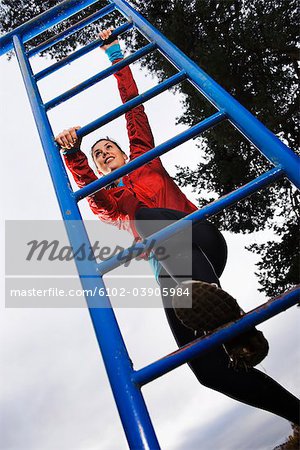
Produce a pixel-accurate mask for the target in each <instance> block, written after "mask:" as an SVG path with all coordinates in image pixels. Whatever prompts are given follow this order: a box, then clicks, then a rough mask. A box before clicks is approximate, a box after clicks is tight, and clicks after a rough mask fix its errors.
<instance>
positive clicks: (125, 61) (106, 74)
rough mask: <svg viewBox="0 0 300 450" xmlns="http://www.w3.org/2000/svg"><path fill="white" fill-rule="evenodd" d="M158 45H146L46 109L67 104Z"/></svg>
mask: <svg viewBox="0 0 300 450" xmlns="http://www.w3.org/2000/svg"><path fill="white" fill-rule="evenodd" d="M155 48H156V45H155V44H153V43H150V44H147V45H145V47H143V48H141V49H140V50H137V51H136V52H135V53H133V54H132V55H130V56H127V58H125V59H123V60H122V61H120V62H118V63H116V64H114V65H112V66H110V67H108V68H107V69H105V70H103V71H102V72H100V73H98V74H97V75H94V76H93V77H90V78H89V79H87V80H85V81H83V82H82V83H80V84H78V85H77V86H75V87H73V88H72V89H70V90H68V91H66V92H64V93H63V94H61V95H59V96H58V97H56V98H54V99H53V100H50V101H49V102H47V103H46V104H45V108H46V110H47V111H49V110H50V109H52V108H54V107H55V106H58V105H59V104H61V103H63V102H65V101H66V100H69V99H70V98H72V97H74V96H75V95H77V94H79V93H80V92H82V91H84V90H85V89H88V88H89V87H91V86H93V85H94V84H96V83H98V82H99V81H102V80H104V79H105V78H107V77H109V76H110V75H112V74H114V73H116V72H118V71H119V70H121V69H123V67H126V66H128V64H132V63H133V62H135V61H137V60H138V59H140V58H142V57H143V56H145V55H147V54H148V53H150V52H152V51H153V50H155Z"/></svg>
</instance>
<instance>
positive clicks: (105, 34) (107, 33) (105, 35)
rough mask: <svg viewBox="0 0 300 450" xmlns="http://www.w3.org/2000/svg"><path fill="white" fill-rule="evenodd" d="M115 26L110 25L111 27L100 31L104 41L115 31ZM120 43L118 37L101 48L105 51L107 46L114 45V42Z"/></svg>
mask: <svg viewBox="0 0 300 450" xmlns="http://www.w3.org/2000/svg"><path fill="white" fill-rule="evenodd" d="M113 30H114V29H113V27H110V28H107V29H105V30H102V31H100V33H99V37H100V38H101V39H102V40H103V41H105V40H106V39H108V38H109V36H110V35H111V33H112V32H113ZM118 43H119V40H118V39H115V40H114V41H113V42H111V43H110V44H105V45H102V46H101V49H102V50H103V51H105V50H106V49H107V48H109V47H111V46H112V45H114V44H118Z"/></svg>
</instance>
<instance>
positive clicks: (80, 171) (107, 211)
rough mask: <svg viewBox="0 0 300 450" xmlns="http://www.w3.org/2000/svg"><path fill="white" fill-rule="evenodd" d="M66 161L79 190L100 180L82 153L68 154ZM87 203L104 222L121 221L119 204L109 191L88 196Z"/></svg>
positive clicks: (65, 155)
mask: <svg viewBox="0 0 300 450" xmlns="http://www.w3.org/2000/svg"><path fill="white" fill-rule="evenodd" d="M64 160H65V163H66V166H67V167H68V169H69V170H70V172H71V173H72V175H73V178H74V180H75V182H76V184H77V186H78V187H79V188H82V187H84V186H87V185H88V184H90V183H92V182H93V181H95V180H98V178H97V176H96V174H95V173H94V171H93V170H92V169H91V168H90V166H89V164H88V160H87V157H86V156H85V154H84V153H83V152H82V151H80V150H78V151H76V152H69V153H67V152H66V153H65V154H64ZM87 201H88V202H89V205H90V208H91V210H92V211H93V213H94V214H96V215H97V216H99V218H100V219H101V220H103V221H104V222H109V223H111V222H115V221H116V220H118V219H121V217H120V213H119V211H118V205H117V202H116V200H115V199H114V198H113V196H112V195H111V194H110V192H109V190H105V189H101V190H100V191H98V192H96V193H95V194H92V195H90V196H88V197H87Z"/></svg>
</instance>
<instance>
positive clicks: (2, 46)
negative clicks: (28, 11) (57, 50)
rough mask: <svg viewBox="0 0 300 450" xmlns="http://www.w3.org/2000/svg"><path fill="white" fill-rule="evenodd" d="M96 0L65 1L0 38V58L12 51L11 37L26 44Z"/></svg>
mask: <svg viewBox="0 0 300 450" xmlns="http://www.w3.org/2000/svg"><path fill="white" fill-rule="evenodd" d="M97 1H98V0H65V1H64V2H61V3H59V4H58V5H56V6H53V8H50V9H48V11H45V12H44V13H42V14H40V15H38V16H37V17H34V18H33V19H31V20H28V22H25V23H23V24H22V25H20V26H19V27H17V28H15V29H14V30H13V31H10V32H9V33H7V34H5V35H4V36H2V37H1V38H0V56H1V55H4V54H5V53H7V52H8V51H10V50H12V49H13V36H19V37H20V39H21V40H22V42H27V41H29V40H30V39H33V38H35V37H36V36H38V35H39V34H41V33H43V32H44V31H46V30H48V29H49V28H51V27H53V26H54V25H57V24H58V23H60V22H62V21H63V20H65V19H68V18H69V17H71V16H73V15H74V14H76V13H78V12H80V11H82V10H83V9H84V8H87V7H88V6H90V5H93V4H94V3H96V2H97Z"/></svg>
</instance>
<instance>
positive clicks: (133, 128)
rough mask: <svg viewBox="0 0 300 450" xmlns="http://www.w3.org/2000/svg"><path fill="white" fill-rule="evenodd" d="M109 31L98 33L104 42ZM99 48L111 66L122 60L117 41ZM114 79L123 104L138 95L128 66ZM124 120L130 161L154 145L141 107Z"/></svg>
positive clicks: (129, 113) (128, 113)
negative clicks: (104, 53) (103, 51)
mask: <svg viewBox="0 0 300 450" xmlns="http://www.w3.org/2000/svg"><path fill="white" fill-rule="evenodd" d="M111 31H112V30H111V29H109V30H103V31H102V32H101V33H100V37H101V38H102V39H104V40H105V39H107V38H108V37H109V36H110V34H111ZM101 48H102V49H103V50H105V52H106V54H107V56H108V57H109V59H110V61H111V62H112V64H115V63H116V62H118V61H120V60H121V59H123V54H122V51H121V49H120V46H119V42H118V40H115V41H114V42H112V43H111V44H108V45H104V46H102V47H101ZM115 77H116V79H117V82H118V88H119V92H120V96H121V100H122V102H123V103H126V102H127V101H128V100H131V99H132V98H134V97H136V96H137V95H138V94H139V92H138V88H137V85H136V83H135V81H134V78H133V76H132V72H131V69H130V67H129V66H127V67H125V68H124V69H121V70H120V71H119V72H117V73H116V74H115ZM125 118H126V124H127V132H128V138H129V143H130V159H131V160H132V159H134V158H136V157H137V156H139V155H141V154H143V153H145V152H147V151H148V150H151V149H152V148H153V147H154V146H155V144H154V139H153V135H152V131H151V128H150V125H149V121H148V118H147V115H146V114H145V109H144V106H143V105H140V106H137V107H136V108H133V109H132V110H131V111H128V112H127V113H126V114H125Z"/></svg>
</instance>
